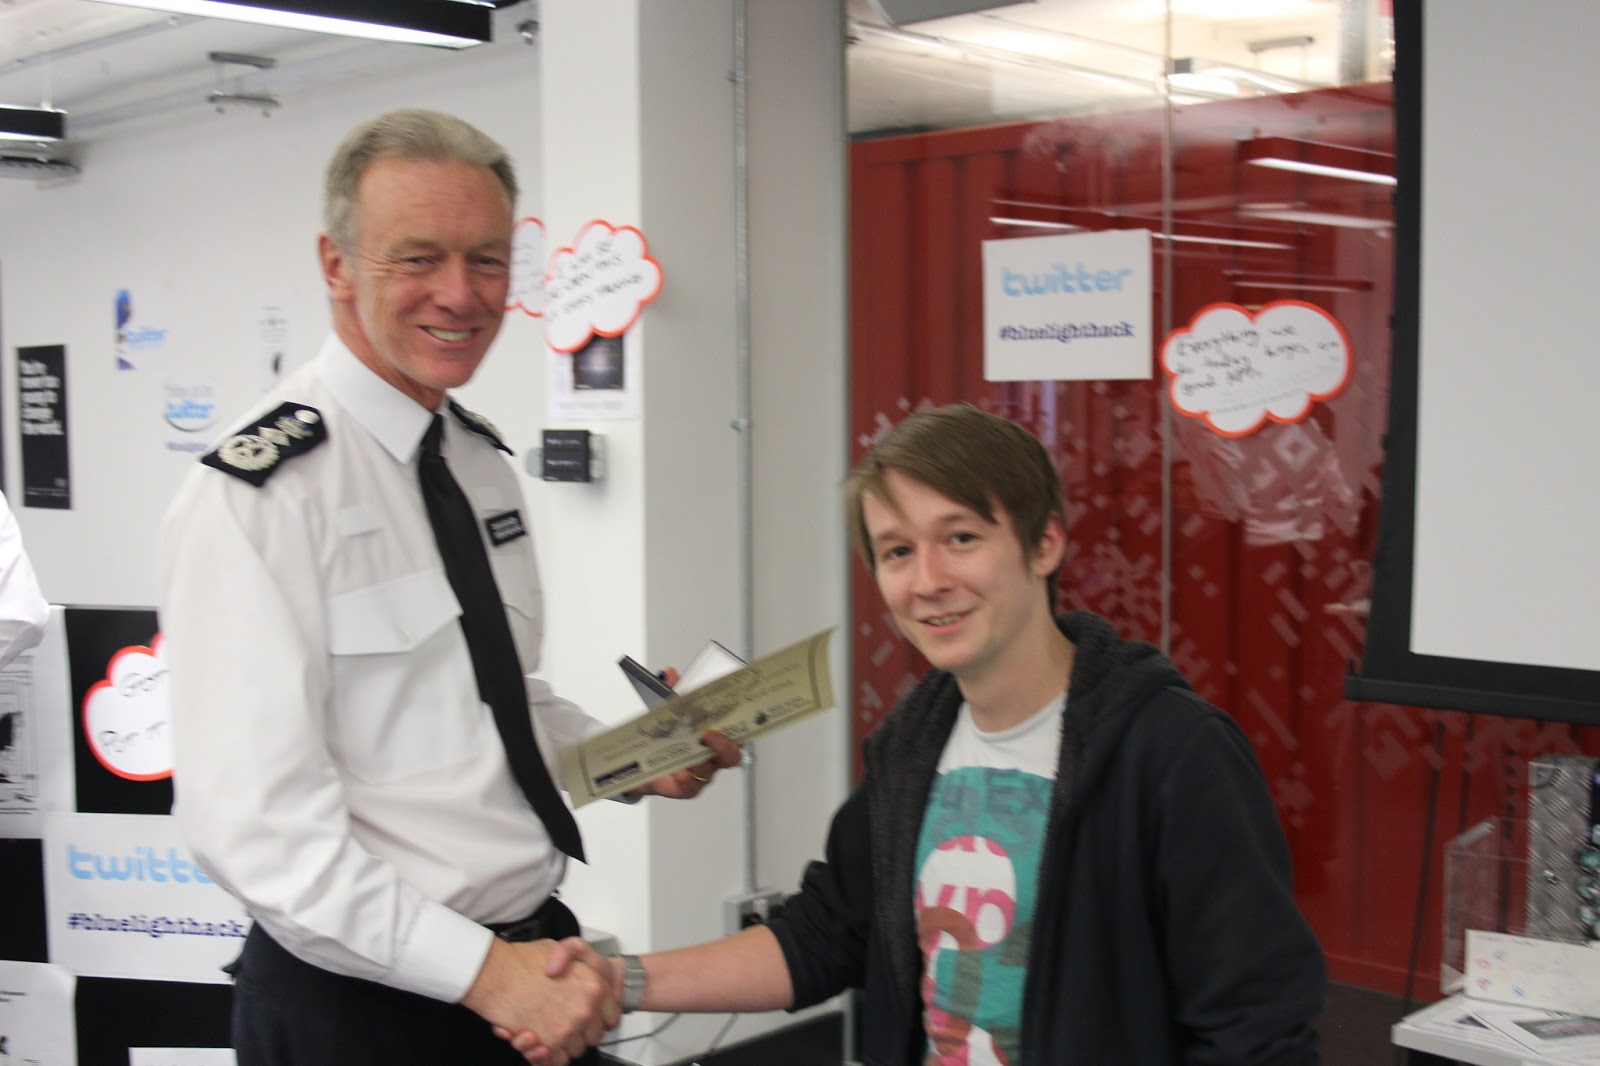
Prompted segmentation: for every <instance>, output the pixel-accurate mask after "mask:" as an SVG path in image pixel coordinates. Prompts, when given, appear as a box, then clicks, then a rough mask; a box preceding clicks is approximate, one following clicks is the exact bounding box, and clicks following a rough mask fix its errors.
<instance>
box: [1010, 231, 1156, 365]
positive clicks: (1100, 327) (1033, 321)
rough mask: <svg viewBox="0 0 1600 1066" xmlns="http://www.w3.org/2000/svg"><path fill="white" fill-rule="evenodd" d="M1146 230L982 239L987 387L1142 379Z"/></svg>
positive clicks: (1146, 345)
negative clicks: (998, 383)
mask: <svg viewBox="0 0 1600 1066" xmlns="http://www.w3.org/2000/svg"><path fill="white" fill-rule="evenodd" d="M1150 273H1151V264H1150V233H1149V231H1148V230H1142V229H1141V230H1108V231H1105V232H1102V233H1066V234H1060V235H1057V236H1052V237H1013V238H1008V239H1005V240H993V241H984V242H983V376H984V380H986V381H1098V380H1131V379H1135V378H1147V377H1149V376H1150V375H1151V367H1152V361H1151V353H1152V347H1153V346H1152V343H1151V340H1152V338H1151V334H1150V293H1151V283H1150Z"/></svg>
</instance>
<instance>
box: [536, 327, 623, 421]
mask: <svg viewBox="0 0 1600 1066" xmlns="http://www.w3.org/2000/svg"><path fill="white" fill-rule="evenodd" d="M629 336H630V334H626V333H624V334H623V335H622V336H620V337H606V336H603V335H601V334H598V333H597V334H592V335H591V336H590V337H589V341H588V343H587V344H585V345H584V346H583V347H582V348H579V349H578V350H577V351H575V352H571V353H565V352H554V351H547V352H546V353H545V354H546V356H547V358H548V359H549V360H550V381H549V388H548V389H547V391H546V395H547V396H548V398H549V407H550V418H551V420H552V421H556V422H592V421H597V420H602V419H603V420H608V421H613V422H615V421H620V420H624V419H631V418H638V417H639V392H640V390H639V373H638V364H637V362H636V360H635V359H634V358H633V342H632V341H631V340H629Z"/></svg>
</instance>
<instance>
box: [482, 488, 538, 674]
mask: <svg viewBox="0 0 1600 1066" xmlns="http://www.w3.org/2000/svg"><path fill="white" fill-rule="evenodd" d="M473 496H474V500H475V509H476V511H477V515H478V522H479V525H480V526H483V527H484V528H485V529H487V527H488V523H489V521H490V520H491V519H493V518H495V517H497V516H500V515H503V514H504V513H505V512H507V511H510V510H511V509H512V508H511V507H508V506H506V501H505V500H504V498H503V497H501V496H500V495H499V494H498V493H495V492H493V491H492V490H479V491H478V492H475V493H474V494H473ZM517 514H518V516H519V518H520V519H521V521H522V522H523V530H524V532H523V533H522V535H521V536H518V537H516V538H515V539H513V540H508V541H506V542H504V543H502V544H495V543H494V541H493V539H492V538H490V537H488V536H487V534H485V537H484V550H486V551H487V552H488V553H489V568H490V569H491V570H492V571H493V572H494V583H495V587H496V588H497V589H499V592H500V602H501V603H502V604H504V605H505V607H506V622H507V624H509V625H510V626H511V635H512V638H513V639H514V640H515V641H516V644H517V654H518V656H519V658H520V659H521V660H522V672H523V673H524V674H529V673H532V672H533V671H534V670H536V669H538V663H539V649H540V644H541V643H542V641H543V639H544V625H543V618H544V593H543V590H542V589H541V587H540V585H539V567H538V563H537V562H536V560H535V557H534V550H533V531H532V530H531V529H528V528H527V525H526V522H527V519H526V516H525V514H524V513H523V512H522V511H521V510H520V509H519V510H518V511H517Z"/></svg>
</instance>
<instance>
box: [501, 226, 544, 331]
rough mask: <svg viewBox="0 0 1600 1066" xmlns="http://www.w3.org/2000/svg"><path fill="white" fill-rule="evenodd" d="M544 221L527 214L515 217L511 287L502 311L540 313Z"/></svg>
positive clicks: (534, 315) (542, 307) (541, 310)
mask: <svg viewBox="0 0 1600 1066" xmlns="http://www.w3.org/2000/svg"><path fill="white" fill-rule="evenodd" d="M544 244H545V242H544V223H543V222H540V221H539V220H538V219H537V218H534V217H533V216H532V215H529V216H528V217H527V218H523V219H518V220H517V227H516V229H515V230H513V231H512V233H511V288H510V289H508V290H507V292H506V310H507V311H515V310H517V309H518V308H521V309H522V311H523V313H524V314H528V315H531V316H533V317H534V318H538V317H539V316H540V315H542V314H544Z"/></svg>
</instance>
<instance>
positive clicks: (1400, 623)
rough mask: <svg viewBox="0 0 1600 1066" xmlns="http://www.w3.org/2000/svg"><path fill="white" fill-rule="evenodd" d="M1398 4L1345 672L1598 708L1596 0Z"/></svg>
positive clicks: (1370, 690) (1398, 696)
mask: <svg viewBox="0 0 1600 1066" xmlns="http://www.w3.org/2000/svg"><path fill="white" fill-rule="evenodd" d="M1394 14H1395V38H1396V63H1395V123H1396V129H1395V134H1396V144H1397V158H1396V174H1397V176H1398V179H1399V184H1398V186H1397V188H1396V196H1397V203H1396V220H1397V227H1398V229H1397V233H1396V249H1397V251H1396V255H1397V261H1396V270H1395V316H1394V348H1393V357H1392V366H1391V375H1392V383H1391V392H1390V408H1389V432H1388V436H1387V438H1386V441H1385V464H1384V480H1383V493H1384V495H1383V506H1382V518H1381V523H1380V531H1379V543H1378V550H1377V555H1376V557H1375V559H1374V563H1373V594H1372V618H1371V624H1370V628H1369V630H1368V636H1367V646H1366V649H1365V652H1364V655H1363V659H1362V662H1361V664H1360V667H1359V669H1358V670H1357V672H1356V673H1355V674H1354V675H1353V676H1351V677H1350V678H1349V679H1348V682H1347V685H1346V690H1347V693H1348V694H1349V695H1350V696H1351V697H1352V698H1355V699H1362V700H1377V701H1382V702H1389V703H1408V704H1419V705H1422V706H1427V707H1443V708H1450V709H1456V710H1465V711H1479V712H1484V713H1489V714H1501V715H1511V716H1516V717H1524V718H1538V719H1545V720H1552V721H1563V722H1575V723H1586V724H1600V412H1597V411H1596V401H1597V399H1600V344H1597V343H1596V339H1597V335H1600V329H1597V326H1600V316H1597V312H1600V261H1597V253H1600V240H1597V238H1600V135H1597V134H1596V133H1595V132H1594V129H1593V123H1592V119H1591V116H1590V114H1589V112H1590V111H1591V106H1590V105H1591V102H1592V101H1593V100H1594V99H1595V80H1594V69H1593V49H1594V42H1595V41H1596V40H1600V2H1596V0H1538V2H1537V3H1522V4H1513V3H1505V2H1504V0H1395V5H1394Z"/></svg>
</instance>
